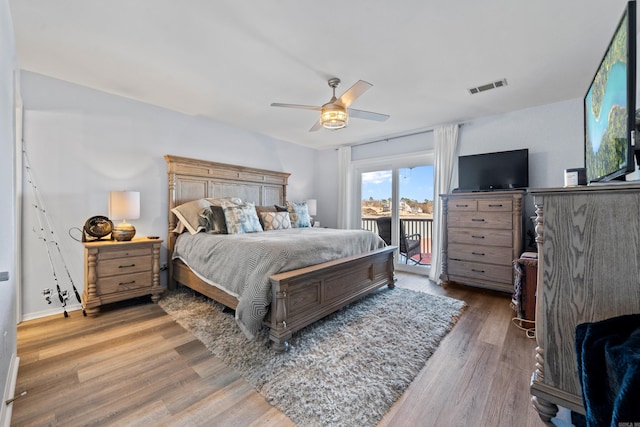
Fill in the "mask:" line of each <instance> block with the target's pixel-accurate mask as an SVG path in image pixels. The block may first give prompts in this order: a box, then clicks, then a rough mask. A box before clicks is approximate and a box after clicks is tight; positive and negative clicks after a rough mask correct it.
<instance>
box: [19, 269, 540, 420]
mask: <svg viewBox="0 0 640 427" xmlns="http://www.w3.org/2000/svg"><path fill="white" fill-rule="evenodd" d="M397 276H398V283H397V285H398V286H401V287H406V288H411V289H414V290H419V291H423V292H429V293H433V294H439V295H448V296H451V297H454V298H458V299H462V300H464V301H466V302H467V304H468V305H469V307H468V308H467V309H466V311H465V312H464V314H463V315H462V318H461V319H460V320H459V321H458V323H457V325H456V326H455V327H454V329H453V330H452V331H451V332H450V333H449V335H448V336H447V337H446V338H445V339H444V340H443V342H442V343H441V345H440V347H439V348H438V350H437V351H436V352H435V353H434V355H433V356H432V357H431V359H430V360H429V361H428V362H427V365H426V366H425V368H424V369H423V370H422V371H421V373H420V374H419V375H418V377H417V378H416V379H415V380H414V382H413V383H412V384H411V386H410V387H409V389H408V390H407V391H406V392H405V393H404V395H403V396H402V397H401V398H400V399H399V400H398V401H397V402H396V403H395V404H394V405H393V407H392V408H391V410H390V411H389V413H388V414H387V415H386V416H385V417H384V418H383V419H382V421H381V422H380V424H379V426H412V427H414V426H509V427H511V426H544V425H545V424H544V423H543V422H542V421H541V420H540V418H539V417H538V415H537V413H536V412H535V411H534V410H533V409H532V408H531V405H530V403H529V378H530V376H531V372H532V370H533V351H534V348H535V341H534V340H531V339H528V338H526V336H525V334H524V332H522V331H520V330H518V329H517V328H516V327H515V326H513V325H512V324H511V320H510V319H511V317H512V315H513V312H512V311H511V309H510V308H509V297H508V295H505V294H500V293H496V292H492V291H485V290H481V289H475V288H468V287H463V286H456V285H452V286H448V287H447V288H442V287H440V286H437V285H435V284H433V283H431V282H429V281H428V280H427V279H426V278H425V277H423V276H416V275H412V274H406V273H398V274H397ZM18 355H19V357H20V368H19V372H18V383H17V386H16V393H20V392H21V391H23V390H26V391H27V395H26V396H24V397H22V398H19V399H18V400H16V401H15V402H14V408H13V418H12V422H11V425H12V426H47V425H51V426H54V425H64V426H88V425H94V426H99V425H127V426H128V425H145V426H149V425H153V426H158V425H176V426H212V425H215V426H234V427H237V426H289V425H294V424H293V423H292V422H291V421H290V420H289V419H288V418H287V417H286V416H285V415H283V414H282V413H281V412H280V411H278V410H276V409H274V408H273V407H271V406H270V405H269V404H268V403H267V402H266V401H265V400H264V398H262V397H261V396H260V395H259V394H258V393H257V392H256V391H255V390H254V389H253V388H252V387H251V386H249V385H248V384H247V383H246V381H244V380H243V379H242V378H241V377H240V376H239V375H238V374H237V373H236V372H234V371H233V370H231V369H229V368H227V367H226V366H225V365H224V363H223V362H222V361H220V360H219V359H217V358H215V357H213V356H211V355H210V354H209V352H208V351H207V349H206V348H205V347H204V345H202V344H201V343H200V342H199V341H198V340H197V339H195V338H194V337H193V336H192V335H191V334H190V333H188V332H187V331H185V330H184V329H183V328H182V327H180V326H179V325H177V324H176V323H175V322H174V321H173V320H172V318H171V317H169V316H168V315H166V314H165V313H164V311H162V309H160V308H159V307H158V306H157V305H155V304H152V303H149V302H148V300H147V299H138V300H136V301H133V302H129V303H117V304H114V305H111V306H109V307H108V308H107V309H106V310H103V311H102V312H101V314H100V315H99V316H98V317H96V318H85V317H82V314H81V313H80V312H71V313H70V317H69V318H64V317H63V316H62V315H59V316H54V317H48V318H43V319H37V320H32V321H28V322H24V323H22V324H20V325H19V326H18Z"/></svg>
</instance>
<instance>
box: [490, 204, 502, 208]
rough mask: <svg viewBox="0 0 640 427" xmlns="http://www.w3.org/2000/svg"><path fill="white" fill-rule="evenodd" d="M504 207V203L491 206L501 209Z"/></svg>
mask: <svg viewBox="0 0 640 427" xmlns="http://www.w3.org/2000/svg"><path fill="white" fill-rule="evenodd" d="M502 206H504V205H503V204H502V203H500V204H499V205H491V204H490V205H489V207H490V208H501V207H502Z"/></svg>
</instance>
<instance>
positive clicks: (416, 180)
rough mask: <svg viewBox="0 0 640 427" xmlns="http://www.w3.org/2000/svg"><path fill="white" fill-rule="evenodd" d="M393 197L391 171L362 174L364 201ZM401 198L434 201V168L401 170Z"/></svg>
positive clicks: (420, 167) (424, 167)
mask: <svg viewBox="0 0 640 427" xmlns="http://www.w3.org/2000/svg"><path fill="white" fill-rule="evenodd" d="M369 197H373V199H374V200H381V199H388V198H390V197H391V170H387V171H376V172H368V173H364V174H362V199H363V200H369ZM400 197H401V198H402V197H406V198H408V199H413V200H417V201H418V202H422V201H424V200H425V199H427V200H433V166H419V167H415V168H401V169H400Z"/></svg>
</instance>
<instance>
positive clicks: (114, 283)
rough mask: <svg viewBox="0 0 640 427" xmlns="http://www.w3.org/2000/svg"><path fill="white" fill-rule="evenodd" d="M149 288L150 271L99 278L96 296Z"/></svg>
mask: <svg viewBox="0 0 640 427" xmlns="http://www.w3.org/2000/svg"><path fill="white" fill-rule="evenodd" d="M149 286H151V271H146V272H143V273H134V274H126V275H122V276H112V277H105V278H100V279H98V281H97V287H98V295H100V296H102V295H108V294H113V293H117V292H123V291H129V290H132V289H139V288H148V287H149Z"/></svg>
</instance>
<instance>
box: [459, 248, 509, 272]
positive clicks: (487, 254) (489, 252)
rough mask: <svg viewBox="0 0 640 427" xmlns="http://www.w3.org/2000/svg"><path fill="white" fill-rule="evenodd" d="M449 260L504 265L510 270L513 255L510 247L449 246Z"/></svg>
mask: <svg viewBox="0 0 640 427" xmlns="http://www.w3.org/2000/svg"><path fill="white" fill-rule="evenodd" d="M449 254H450V258H449V259H453V260H459V261H474V262H480V263H482V264H497V265H505V266H508V267H509V268H511V265H512V264H513V259H512V258H513V253H512V249H511V248H510V247H500V246H479V245H461V244H455V243H454V244H450V245H449Z"/></svg>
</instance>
